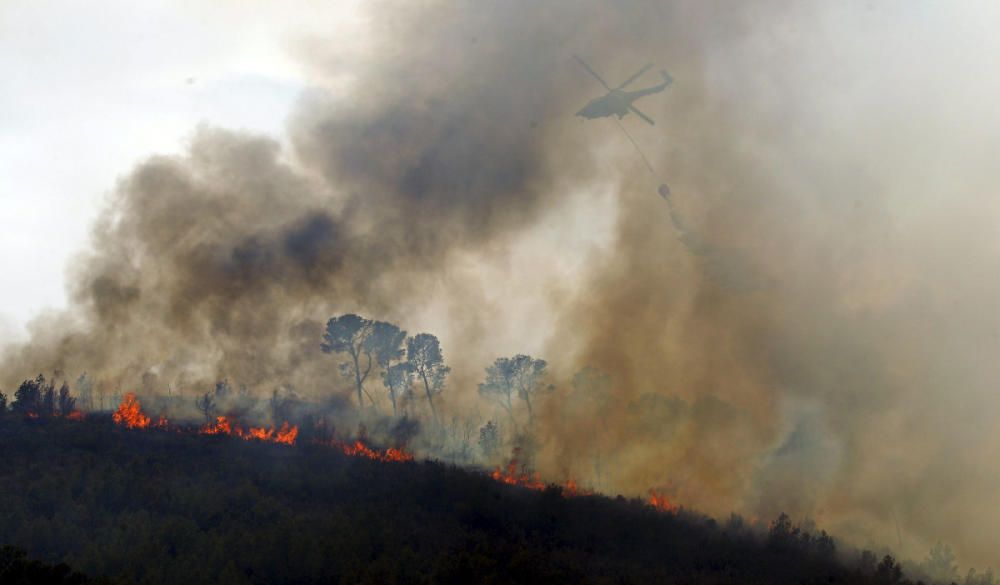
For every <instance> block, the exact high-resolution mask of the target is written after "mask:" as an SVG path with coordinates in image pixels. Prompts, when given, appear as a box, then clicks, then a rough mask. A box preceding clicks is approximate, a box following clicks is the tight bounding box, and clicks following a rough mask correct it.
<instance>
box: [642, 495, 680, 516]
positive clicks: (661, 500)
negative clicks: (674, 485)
mask: <svg viewBox="0 0 1000 585" xmlns="http://www.w3.org/2000/svg"><path fill="white" fill-rule="evenodd" d="M648 503H649V505H650V506H652V507H654V508H656V509H657V510H659V511H660V512H669V513H671V514H673V513H674V512H676V511H677V510H679V509H680V506H678V505H677V504H674V503H671V501H670V499H669V498H667V494H664V493H661V492H658V491H656V490H649V500H648Z"/></svg>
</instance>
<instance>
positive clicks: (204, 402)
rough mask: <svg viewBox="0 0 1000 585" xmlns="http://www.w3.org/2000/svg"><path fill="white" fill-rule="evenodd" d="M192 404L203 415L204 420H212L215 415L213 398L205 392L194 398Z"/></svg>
mask: <svg viewBox="0 0 1000 585" xmlns="http://www.w3.org/2000/svg"><path fill="white" fill-rule="evenodd" d="M194 405H195V406H196V407H197V408H198V410H200V411H201V413H202V414H203V415H205V420H206V421H208V422H212V419H213V418H214V417H215V399H214V398H212V395H211V394H209V393H208V392H206V393H205V394H204V395H203V396H201V397H200V398H198V399H197V400H195V402H194Z"/></svg>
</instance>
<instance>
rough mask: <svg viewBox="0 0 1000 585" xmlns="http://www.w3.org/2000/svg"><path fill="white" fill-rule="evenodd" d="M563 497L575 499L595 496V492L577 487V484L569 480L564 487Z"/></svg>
mask: <svg viewBox="0 0 1000 585" xmlns="http://www.w3.org/2000/svg"><path fill="white" fill-rule="evenodd" d="M562 489H563V495H564V496H566V497H567V498H575V497H577V496H592V495H594V492H593V490H588V489H586V488H581V487H579V486H577V485H576V482H575V481H573V480H572V479H567V480H566V483H564V484H563V485H562Z"/></svg>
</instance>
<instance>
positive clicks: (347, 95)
mask: <svg viewBox="0 0 1000 585" xmlns="http://www.w3.org/2000/svg"><path fill="white" fill-rule="evenodd" d="M984 9H985V7H984ZM368 19H369V22H370V31H369V32H370V36H371V38H370V39H369V43H370V46H369V48H368V50H367V51H366V53H365V55H364V58H363V59H359V60H358V62H357V63H344V62H343V60H342V59H339V58H338V56H337V55H335V54H327V53H326V52H325V49H324V46H325V45H324V43H323V41H322V39H308V40H304V41H303V42H302V44H301V45H299V49H300V52H302V53H303V55H305V57H304V58H305V59H306V60H307V61H308V62H309V64H310V66H311V67H312V71H313V72H314V73H315V75H316V78H317V79H316V81H317V84H316V85H317V89H315V90H313V91H310V92H308V93H307V94H306V95H305V96H303V98H302V100H301V104H300V107H299V109H298V111H297V112H296V113H295V115H294V116H293V118H292V122H291V124H290V127H289V135H290V142H291V144H292V148H291V150H288V151H283V150H282V149H281V148H280V146H279V144H278V142H276V141H275V140H274V139H272V138H267V137H261V136H251V135H246V134H242V133H239V132H233V131H227V130H222V129H215V128H202V129H199V130H198V131H197V132H196V133H195V135H194V138H193V139H192V143H191V146H190V149H189V151H188V152H187V154H186V155H185V156H182V157H153V158H150V159H149V160H147V161H145V162H144V163H142V164H141V165H139V166H138V167H137V168H136V169H134V170H132V171H131V172H130V173H128V174H127V175H125V176H124V177H123V178H122V180H121V182H120V184H119V186H118V188H117V190H116V195H115V197H114V199H113V201H111V202H110V204H109V206H108V208H107V210H106V212H105V213H104V214H103V216H102V219H101V221H100V222H99V223H98V225H96V226H95V228H94V236H93V244H92V249H90V250H89V251H87V252H84V253H83V254H82V255H81V256H80V258H79V260H78V261H77V262H75V263H74V264H73V266H72V267H71V273H72V286H71V290H70V294H71V298H72V308H71V309H70V310H69V311H68V312H67V313H65V314H58V315H47V316H43V317H41V318H39V319H38V320H37V321H36V322H35V323H34V324H33V325H32V332H31V333H32V335H31V339H30V340H29V341H27V342H25V343H23V344H19V345H15V346H10V347H9V348H8V349H7V351H6V354H5V360H4V363H3V368H2V375H3V376H4V379H3V383H4V385H5V386H6V387H11V386H12V385H13V384H16V382H17V380H19V379H23V378H25V377H28V376H33V375H35V374H37V373H38V372H51V371H59V372H65V373H66V374H67V375H71V376H72V375H76V373H77V372H82V371H87V372H89V373H91V375H93V376H94V378H95V379H97V380H98V381H99V383H100V384H104V385H106V386H108V387H111V388H117V387H125V388H129V387H137V386H138V385H139V384H140V381H141V380H143V376H144V375H146V381H147V383H148V381H149V379H150V378H149V376H151V375H152V376H155V379H156V380H157V381H158V382H159V383H160V384H161V385H166V384H171V385H173V387H175V388H179V389H181V391H182V392H183V391H185V389H187V391H190V392H192V393H197V392H198V391H199V388H200V389H205V388H207V387H209V386H208V385H210V384H212V383H213V382H214V381H215V380H217V379H221V378H223V377H228V378H230V379H232V380H236V381H238V382H239V383H241V384H246V385H247V386H248V387H250V388H252V389H253V390H254V391H256V392H270V390H271V389H272V388H274V387H278V386H284V385H289V386H294V387H295V388H296V389H298V390H299V391H300V392H303V393H306V394H308V395H312V396H324V395H328V394H330V393H340V394H344V395H347V394H348V393H349V390H350V389H349V388H347V387H346V386H345V384H344V383H343V382H342V381H340V379H339V376H338V374H337V368H336V361H335V360H332V359H330V356H328V355H325V354H323V353H322V352H321V351H320V349H319V340H320V336H321V333H322V327H323V323H324V322H325V320H326V319H327V318H328V317H329V316H331V315H334V314H338V313H343V312H348V311H352V312H359V313H362V314H365V315H368V316H372V317H375V318H378V319H383V320H389V321H393V322H397V323H399V324H400V325H401V326H402V327H404V328H406V329H407V330H409V331H410V332H411V333H417V332H419V331H423V330H427V331H432V332H434V333H437V334H439V335H440V337H441V339H442V345H443V348H444V352H445V358H446V360H447V361H448V363H449V364H450V365H451V366H452V367H453V370H454V374H453V376H452V378H451V379H450V382H449V387H448V390H446V392H445V394H444V395H442V400H443V402H444V406H445V408H447V409H448V410H449V411H450V412H452V413H463V412H472V411H476V412H479V413H480V415H481V417H482V418H488V417H491V416H498V417H500V420H501V422H503V419H502V415H500V414H494V413H493V411H492V410H491V407H490V406H489V405H488V404H487V403H485V402H483V401H481V400H480V398H479V397H478V396H477V394H476V383H477V382H478V381H480V380H481V379H482V370H483V368H484V367H485V366H486V365H488V364H489V363H490V362H492V360H493V359H494V358H495V357H497V356H499V355H511V354H514V353H517V352H530V353H532V354H535V355H536V356H538V357H544V358H545V359H547V360H548V361H549V362H550V364H551V368H552V372H553V378H554V380H553V381H554V382H555V383H556V390H555V392H554V393H552V394H551V395H550V396H548V397H546V398H544V399H543V400H542V401H541V403H540V404H539V407H538V412H537V413H536V414H537V417H538V420H536V422H535V429H536V433H537V443H538V446H537V457H536V464H537V465H538V466H539V468H540V470H541V471H542V472H543V473H544V474H546V475H547V476H550V477H551V476H559V475H565V476H567V477H574V478H580V479H582V480H584V481H586V482H589V483H590V484H592V485H596V486H597V487H599V488H600V489H602V490H605V491H609V492H623V493H633V494H637V493H643V492H644V491H645V490H647V489H649V488H650V487H656V488H658V489H663V490H666V491H668V492H669V493H671V495H673V496H674V497H675V498H676V499H677V501H679V502H681V503H683V504H684V505H688V506H691V507H694V508H698V509H702V510H705V511H707V512H710V513H714V514H719V515H724V514H728V512H729V511H732V510H735V511H740V512H743V513H745V514H749V515H751V516H757V517H760V518H761V519H769V518H771V517H773V516H774V515H776V514H777V512H779V511H781V510H784V511H787V512H789V513H790V514H792V515H793V516H799V517H805V516H808V517H811V518H814V519H815V520H816V521H817V523H818V524H819V525H820V526H823V527H825V528H828V529H830V530H832V531H833V532H834V533H836V534H840V535H844V536H847V537H849V538H851V539H853V540H854V541H855V542H857V543H858V544H862V545H883V544H890V545H892V546H893V547H894V548H898V549H901V552H902V553H903V554H904V555H907V556H910V557H914V558H919V557H921V556H922V555H923V554H924V552H925V551H926V550H927V549H928V548H929V547H930V545H931V544H932V543H933V542H935V541H937V540H939V539H940V540H944V541H947V542H951V543H952V544H953V545H954V546H955V547H956V548H957V549H958V550H959V552H960V554H961V559H962V560H963V561H964V562H966V563H975V564H977V565H980V566H981V565H986V564H990V563H993V564H994V565H996V564H997V563H998V562H1000V558H998V557H996V552H995V550H993V546H992V544H993V543H994V542H995V541H996V538H995V532H996V527H997V526H1000V513H998V512H995V511H993V508H992V507H990V506H989V505H988V504H989V503H990V497H991V496H992V495H993V494H995V493H997V488H998V487H1000V467H998V466H997V464H996V461H995V460H996V457H994V456H993V455H995V453H996V451H997V449H998V448H1000V434H998V433H997V430H996V428H997V425H995V424H993V423H994V422H995V420H996V419H997V415H998V414H1000V409H998V405H1000V401H998V400H997V399H996V397H995V388H996V383H997V381H998V380H1000V371H998V366H997V365H996V364H997V360H995V359H992V358H993V356H995V355H996V349H997V346H998V339H1000V338H998V336H1000V312H997V311H995V310H992V309H993V307H994V305H995V303H996V301H995V299H997V298H1000V296H998V294H1000V279H998V278H997V277H996V274H997V270H996V268H997V266H998V259H1000V256H998V251H1000V240H998V239H997V236H996V230H995V229H992V228H993V227H994V226H993V224H994V223H995V222H993V221H992V219H993V218H995V217H996V214H997V212H998V211H1000V209H998V206H997V204H996V202H995V200H994V199H995V198H989V197H986V195H988V194H989V193H990V191H991V189H992V186H993V184H994V174H995V173H994V172H993V171H992V168H993V167H994V166H995V165H994V164H993V161H992V159H991V156H990V153H991V152H993V149H991V146H993V145H994V144H995V142H996V136H998V135H1000V134H997V132H996V131H997V118H996V117H995V115H993V113H992V112H991V109H990V108H991V105H992V104H993V103H995V99H993V98H995V97H996V95H997V90H998V89H1000V82H997V81H996V80H995V77H996V76H995V74H992V70H991V69H990V68H989V67H990V66H989V63H988V62H987V61H988V59H986V58H985V57H984V55H989V54H995V53H991V52H992V51H995V50H996V49H997V47H995V46H993V45H992V44H991V43H993V41H991V40H989V37H990V35H989V34H988V33H989V27H988V26H987V25H985V24H983V23H984V22H986V21H987V20H988V19H984V20H980V19H979V18H977V17H976V16H975V15H974V14H972V12H971V10H970V12H969V13H966V12H965V11H964V10H961V9H957V8H956V9H952V8H946V7H932V6H929V5H923V4H920V5H914V4H913V3H894V2H890V3H881V4H878V5H870V4H868V3H864V2H857V3H855V2H849V3H846V4H844V3H841V4H838V5H837V6H832V5H829V4H828V3H822V2H782V1H778V0H774V1H770V2H757V3H754V4H753V5H752V6H751V5H746V6H744V5H739V6H737V5H734V4H733V3H729V2H702V1H693V0H692V1H682V0H678V1H676V2H651V1H645V0H634V1H632V0H626V1H622V2H616V3H612V4H609V3H607V2H572V3H569V2H565V3H555V2H549V3H544V4H538V3H536V2H505V3H499V4H483V3H473V2H457V3H442V4H435V3H430V4H426V3H420V5H419V6H416V5H412V4H411V3H373V4H372V5H371V6H370V7H369V15H368ZM574 53H579V54H581V55H582V56H584V57H585V58H587V59H588V60H589V61H590V62H591V64H592V65H593V66H594V67H595V68H596V69H597V70H598V71H600V72H601V73H602V75H603V76H604V77H605V78H606V79H607V80H608V82H609V83H610V84H612V85H615V84H617V83H618V82H619V81H620V80H623V79H625V78H627V77H628V76H629V75H631V74H632V73H633V72H634V71H635V70H636V69H638V67H640V66H641V65H642V64H644V63H646V62H647V61H653V62H655V63H656V65H657V67H664V68H666V69H668V70H669V71H670V73H671V74H672V75H673V77H674V78H675V80H676V81H675V83H674V85H673V86H672V87H671V88H670V89H669V90H668V91H667V92H665V93H663V94H657V95H654V96H649V97H646V98H643V100H642V101H641V102H638V103H637V105H638V106H639V107H640V108H641V109H642V110H643V111H644V112H646V113H647V114H649V115H650V116H651V117H653V118H654V119H656V121H657V124H656V126H654V127H646V126H643V125H642V123H641V121H639V120H637V119H636V118H635V117H634V116H629V117H627V118H626V119H624V120H623V121H622V123H623V124H624V125H625V126H626V128H628V129H629V130H630V131H631V132H632V133H633V136H634V137H635V139H636V141H637V142H638V143H639V144H640V145H641V147H642V148H643V150H644V151H645V154H646V156H647V157H648V158H649V159H650V161H651V163H652V166H653V168H654V169H655V172H654V173H650V172H649V171H648V170H647V169H646V167H645V166H644V165H643V163H642V160H641V159H640V158H639V156H638V154H637V153H636V152H635V150H633V147H632V145H631V144H630V143H629V142H628V141H627V139H626V138H625V137H624V136H623V135H622V134H621V131H620V130H619V129H618V128H617V127H615V124H614V122H612V121H611V120H610V119H599V120H592V121H582V120H581V119H580V118H574V117H573V116H572V114H573V112H575V111H577V110H578V109H579V108H580V107H581V106H582V105H583V104H584V103H586V102H587V101H588V100H589V99H591V98H593V97H597V96H598V95H600V94H601V93H602V89H601V88H600V86H599V85H597V84H596V82H594V80H592V79H591V78H590V77H589V76H588V75H587V74H586V72H584V71H583V70H582V69H581V68H580V67H579V66H577V65H576V64H575V62H574V61H573V59H572V55H573V54H574ZM344 69H347V71H348V72H349V74H350V77H351V81H350V82H349V83H348V84H346V86H345V87H346V88H342V89H341V90H339V91H338V92H336V93H334V92H332V91H327V90H322V89H319V88H320V87H324V86H327V87H329V86H331V84H326V83H324V82H325V81H326V80H334V79H340V78H341V77H340V76H342V75H344V73H345V71H344ZM649 79H650V78H649V77H647V78H643V79H642V80H640V81H639V82H637V83H636V84H635V85H636V87H641V86H644V85H643V84H644V83H645V82H646V81H649ZM653 83H655V81H654V82H653ZM332 85H336V86H337V87H341V86H342V85H343V84H340V85H337V84H332ZM650 85H652V83H650ZM53 164H58V162H57V161H53ZM664 182H666V183H669V184H670V188H671V192H672V193H673V194H672V195H671V197H672V198H673V200H672V203H673V205H674V206H675V209H676V211H677V213H679V214H683V216H684V218H685V224H686V226H687V227H688V228H689V229H690V230H691V231H692V232H693V233H695V234H697V238H698V241H699V242H701V243H703V244H704V246H702V247H701V248H700V249H701V251H702V253H692V250H691V249H690V247H689V246H686V245H685V244H684V242H681V241H679V239H678V233H677V231H676V230H675V227H674V223H673V222H672V219H671V216H670V211H669V209H668V206H667V204H666V203H665V202H664V201H663V200H662V199H661V197H660V196H659V195H658V194H657V188H658V187H659V185H660V184H661V183H664ZM584 367H589V368H591V370H588V372H587V373H586V374H585V375H584V376H583V377H578V378H576V379H575V382H574V374H576V373H577V372H579V371H580V370H581V369H583V368H584ZM202 391H203V390H202ZM897 526H898V529H899V534H898V535H897Z"/></svg>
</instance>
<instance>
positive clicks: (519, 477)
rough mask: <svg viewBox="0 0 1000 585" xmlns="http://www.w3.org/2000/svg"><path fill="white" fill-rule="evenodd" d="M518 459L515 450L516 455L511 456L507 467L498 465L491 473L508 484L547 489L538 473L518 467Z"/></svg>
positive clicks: (533, 488)
mask: <svg viewBox="0 0 1000 585" xmlns="http://www.w3.org/2000/svg"><path fill="white" fill-rule="evenodd" d="M518 467H519V466H518V461H517V456H516V451H515V456H514V457H513V458H511V460H510V463H508V464H507V467H505V468H501V467H497V468H496V469H495V470H494V471H493V473H491V474H490V477H492V478H493V479H494V480H496V481H499V482H501V483H505V484H507V485H517V486H521V487H526V488H528V489H532V490H542V489H545V484H544V483H542V480H541V479H539V477H538V473H532V474H529V473H528V472H527V471H526V470H524V469H518Z"/></svg>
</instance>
